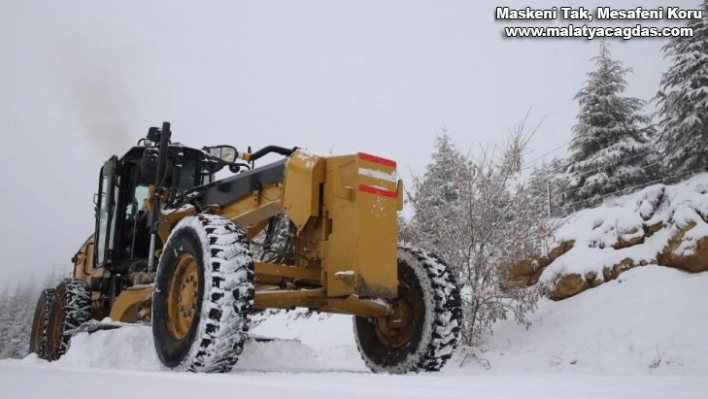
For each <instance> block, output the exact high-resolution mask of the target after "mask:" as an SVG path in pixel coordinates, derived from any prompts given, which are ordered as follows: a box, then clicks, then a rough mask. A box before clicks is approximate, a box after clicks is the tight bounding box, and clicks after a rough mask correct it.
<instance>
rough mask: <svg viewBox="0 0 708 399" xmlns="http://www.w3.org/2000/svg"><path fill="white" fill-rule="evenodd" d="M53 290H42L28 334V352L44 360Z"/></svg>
mask: <svg viewBox="0 0 708 399" xmlns="http://www.w3.org/2000/svg"><path fill="white" fill-rule="evenodd" d="M54 292H55V289H54V288H47V289H45V290H42V292H41V293H40V294H39V299H37V306H36V307H35V308H34V317H33V318H32V332H31V333H30V344H29V352H30V353H36V354H37V356H39V358H40V359H46V357H45V353H46V351H47V327H49V313H50V312H51V306H52V302H53V301H54Z"/></svg>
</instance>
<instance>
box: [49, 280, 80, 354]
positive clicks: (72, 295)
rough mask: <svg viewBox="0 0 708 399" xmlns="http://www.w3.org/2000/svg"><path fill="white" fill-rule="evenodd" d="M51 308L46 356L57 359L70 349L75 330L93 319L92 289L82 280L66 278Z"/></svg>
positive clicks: (56, 291) (60, 284)
mask: <svg viewBox="0 0 708 399" xmlns="http://www.w3.org/2000/svg"><path fill="white" fill-rule="evenodd" d="M50 309H51V311H50V312H49V317H48V319H49V320H48V326H47V339H46V350H45V353H44V357H45V358H46V359H47V360H57V359H59V358H60V357H61V356H62V355H64V354H65V353H66V351H67V350H69V344H70V342H71V336H72V335H73V333H74V330H75V329H76V328H78V327H79V326H80V325H82V324H83V323H85V322H87V321H89V320H91V290H90V289H89V287H88V285H87V284H86V282H84V281H82V280H77V279H73V278H67V279H64V281H62V282H61V283H59V285H58V286H57V288H56V290H55V293H54V301H53V302H52V304H51V307H50Z"/></svg>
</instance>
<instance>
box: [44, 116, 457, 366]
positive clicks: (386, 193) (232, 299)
mask: <svg viewBox="0 0 708 399" xmlns="http://www.w3.org/2000/svg"><path fill="white" fill-rule="evenodd" d="M171 135H172V133H171V129H170V123H168V122H165V123H163V124H162V127H161V128H156V127H153V128H150V129H149V131H148V134H147V136H146V137H145V138H143V139H141V140H140V141H139V142H138V145H136V146H135V147H132V148H131V149H130V150H129V151H128V152H127V153H126V154H125V155H124V156H123V157H122V158H117V157H115V156H113V157H111V158H110V159H109V160H108V161H106V162H105V163H104V165H103V167H102V168H101V171H100V173H99V179H98V193H97V194H96V195H95V197H94V202H95V205H96V207H95V220H96V224H95V231H94V233H93V234H92V235H91V236H90V237H89V238H88V239H87V240H86V242H85V243H84V244H83V245H82V246H81V248H80V250H79V251H78V252H77V253H76V255H75V256H74V258H73V259H72V261H73V263H74V269H73V276H72V278H67V279H65V280H63V281H62V282H61V283H60V284H59V285H58V286H57V287H56V288H50V289H45V290H44V291H43V292H42V293H41V295H40V298H39V301H38V303H37V308H36V311H35V316H34V321H33V326H32V333H31V339H30V350H31V351H32V352H34V353H37V355H38V356H39V357H41V358H43V359H47V360H56V359H58V358H59V357H60V356H62V355H63V354H64V353H66V351H67V350H68V348H69V344H70V340H71V337H72V335H74V334H76V333H78V332H81V331H89V332H93V331H95V330H98V329H103V328H113V327H118V326H120V325H122V324H124V323H143V324H147V325H151V328H152V334H153V339H154V344H155V349H156V351H157V355H158V357H159V359H160V360H161V362H162V363H163V364H164V365H165V366H166V367H167V368H171V369H176V370H187V371H193V372H226V371H229V370H230V369H231V368H232V366H233V365H234V364H235V363H236V361H237V360H238V357H239V355H240V354H241V352H242V350H243V346H244V344H245V343H246V342H247V339H248V330H249V321H250V318H251V316H252V314H253V313H254V312H256V311H259V310H263V309H293V308H297V307H301V308H307V309H311V310H313V311H319V312H332V313H343V314H350V315H353V316H354V322H353V324H354V332H355V336H356V341H357V346H358V348H359V351H360V353H361V356H362V358H363V360H364V361H365V363H366V365H367V366H368V367H369V368H370V369H371V370H373V371H374V372H390V373H405V372H410V371H437V370H439V369H440V368H441V367H442V366H443V365H444V364H445V362H446V361H447V360H448V359H449V358H450V356H451V355H452V350H453V349H454V347H455V345H456V344H457V341H458V339H459V335H460V327H461V309H460V292H459V290H458V287H457V285H456V282H455V278H454V276H453V274H452V273H451V271H450V270H449V269H448V267H447V266H446V265H445V264H444V263H443V262H442V261H441V260H440V259H438V258H437V257H435V256H433V255H430V254H427V253H424V252H423V251H420V250H418V249H415V248H412V247H409V246H405V245H398V240H397V225H396V223H397V211H399V210H401V208H402V206H403V186H402V182H401V181H400V180H399V179H398V178H397V174H396V163H395V162H394V161H391V160H388V159H384V158H381V157H377V156H373V155H369V154H364V153H358V154H354V155H346V156H330V157H319V156H315V155H310V154H308V153H306V152H304V151H302V150H300V149H297V148H295V149H288V148H283V147H278V146H268V147H265V148H263V149H261V150H259V151H255V152H251V151H250V149H249V151H244V152H240V151H238V150H237V149H236V148H235V147H233V146H230V145H219V146H212V147H204V148H201V149H197V148H191V147H187V146H184V145H182V144H178V143H173V142H172V141H171ZM268 154H276V155H279V156H281V157H282V159H280V160H278V161H275V162H272V163H270V164H266V165H263V166H259V167H256V166H255V162H256V161H258V160H259V159H261V158H262V157H264V156H266V155H268ZM225 168H227V169H228V171H227V170H225ZM220 171H221V172H225V173H221V175H224V174H227V175H228V176H227V177H223V178H219V179H216V175H217V173H218V172H220ZM229 172H230V173H229ZM312 334H317V331H312Z"/></svg>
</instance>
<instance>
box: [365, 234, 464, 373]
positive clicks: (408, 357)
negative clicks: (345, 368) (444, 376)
mask: <svg viewBox="0 0 708 399" xmlns="http://www.w3.org/2000/svg"><path fill="white" fill-rule="evenodd" d="M398 281H399V284H398V298H396V299H393V300H391V301H390V304H391V306H392V308H393V313H392V314H391V315H389V316H383V317H373V318H371V317H358V316H355V317H354V334H355V336H356V339H357V347H358V348H359V353H360V354H361V356H362V358H363V359H364V362H365V363H366V365H367V366H368V367H369V368H370V369H371V370H372V371H373V372H375V373H378V372H387V373H394V374H402V373H407V372H411V371H439V370H440V369H441V368H442V367H443V365H444V364H445V362H447V360H448V359H449V358H450V357H451V356H452V352H453V350H454V348H455V347H456V346H457V342H458V340H459V338H460V328H461V326H462V308H461V299H460V291H459V289H458V287H457V284H456V282H455V278H454V276H453V275H452V273H451V272H450V270H449V269H448V267H447V265H445V263H443V262H442V261H441V260H439V259H437V258H436V257H433V256H430V255H428V254H426V253H425V252H423V251H420V250H417V249H413V248H410V247H399V249H398Z"/></svg>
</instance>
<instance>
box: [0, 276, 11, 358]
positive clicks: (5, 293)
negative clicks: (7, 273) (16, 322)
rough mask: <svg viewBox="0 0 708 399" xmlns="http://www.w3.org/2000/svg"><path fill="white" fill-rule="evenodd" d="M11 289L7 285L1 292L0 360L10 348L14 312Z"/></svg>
mask: <svg viewBox="0 0 708 399" xmlns="http://www.w3.org/2000/svg"><path fill="white" fill-rule="evenodd" d="M10 300H11V298H10V288H9V287H8V286H7V285H6V286H5V288H4V289H3V290H2V292H0V359H2V358H4V357H6V356H3V354H4V353H5V351H6V350H7V349H6V348H7V347H8V340H9V335H10V334H9V333H10V327H11V326H12V322H13V320H12V312H11V309H10Z"/></svg>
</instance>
